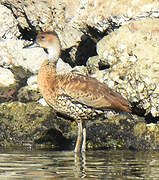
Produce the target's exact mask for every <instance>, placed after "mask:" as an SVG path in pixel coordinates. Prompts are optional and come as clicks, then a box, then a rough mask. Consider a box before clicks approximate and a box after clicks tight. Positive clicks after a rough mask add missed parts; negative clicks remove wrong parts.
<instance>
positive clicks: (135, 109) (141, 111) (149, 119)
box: [132, 103, 159, 124]
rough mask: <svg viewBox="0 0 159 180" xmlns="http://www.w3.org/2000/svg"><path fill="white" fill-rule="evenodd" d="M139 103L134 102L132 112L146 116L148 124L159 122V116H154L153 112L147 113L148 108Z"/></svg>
mask: <svg viewBox="0 0 159 180" xmlns="http://www.w3.org/2000/svg"><path fill="white" fill-rule="evenodd" d="M138 104H139V103H133V104H132V114H135V115H137V116H140V117H144V118H145V121H146V123H147V124H150V123H157V122H158V120H159V117H153V116H152V114H151V113H148V114H147V115H145V114H146V110H145V109H142V108H139V107H138V106H137V105H138Z"/></svg>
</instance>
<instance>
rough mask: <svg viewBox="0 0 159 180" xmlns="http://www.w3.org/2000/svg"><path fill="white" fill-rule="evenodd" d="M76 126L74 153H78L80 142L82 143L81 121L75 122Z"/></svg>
mask: <svg viewBox="0 0 159 180" xmlns="http://www.w3.org/2000/svg"><path fill="white" fill-rule="evenodd" d="M77 124H78V136H77V141H76V146H75V149H74V152H80V149H81V142H82V120H80V121H77Z"/></svg>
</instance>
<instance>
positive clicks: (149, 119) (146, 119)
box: [145, 113, 159, 124]
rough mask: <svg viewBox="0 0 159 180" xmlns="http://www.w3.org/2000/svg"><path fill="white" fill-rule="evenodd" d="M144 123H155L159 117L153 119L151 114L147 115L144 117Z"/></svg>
mask: <svg viewBox="0 0 159 180" xmlns="http://www.w3.org/2000/svg"><path fill="white" fill-rule="evenodd" d="M145 121H146V123H147V124H150V123H157V122H158V121H159V117H153V116H152V114H151V113H148V114H147V115H146V116H145Z"/></svg>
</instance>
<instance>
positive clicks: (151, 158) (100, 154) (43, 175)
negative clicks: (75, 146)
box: [0, 148, 159, 180]
mask: <svg viewBox="0 0 159 180" xmlns="http://www.w3.org/2000/svg"><path fill="white" fill-rule="evenodd" d="M81 178H83V179H85V180H86V179H95V180H96V179H113V180H123V179H124V180H125V179H133V180H136V179H139V180H141V179H144V180H145V179H153V180H155V179H156V180H158V179H159V152H154V151H153V152H134V151H119V150H110V151H91V152H87V153H86V154H82V155H77V154H74V153H73V152H71V151H51V150H31V149H21V150H20V149H19V148H17V149H16V148H14V149H0V180H1V179H2V180H15V179H17V180H19V179H25V180H28V179H29V180H60V179H65V180H74V179H75V180H76V179H81Z"/></svg>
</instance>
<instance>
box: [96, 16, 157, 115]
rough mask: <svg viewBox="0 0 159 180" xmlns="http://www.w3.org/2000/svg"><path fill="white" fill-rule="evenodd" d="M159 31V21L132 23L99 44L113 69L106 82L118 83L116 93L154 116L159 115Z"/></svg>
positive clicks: (102, 56)
mask: <svg viewBox="0 0 159 180" xmlns="http://www.w3.org/2000/svg"><path fill="white" fill-rule="evenodd" d="M158 27H159V20H158V19H145V20H140V21H132V22H130V23H128V24H126V25H123V26H122V27H121V28H120V29H118V30H117V31H115V32H113V33H111V34H109V35H108V36H105V37H104V38H103V39H102V40H101V41H99V42H98V44H97V52H98V55H99V58H100V59H103V60H105V62H106V63H109V64H110V66H111V68H110V69H109V71H108V74H107V76H105V81H106V82H107V81H108V82H109V81H110V80H111V81H114V82H115V83H114V84H116V85H115V87H114V88H115V89H116V88H117V89H119V92H120V93H121V94H122V95H123V96H125V97H127V98H128V99H129V100H130V101H131V102H140V104H139V106H140V107H143V108H145V109H146V113H149V112H151V113H152V115H153V116H158V114H159V111H158V109H159V108H158V107H159V102H158V101H157V99H158V96H159V93H158V84H159V78H158V77H159V71H158V69H159V53H158V49H159V36H158V32H159V31H158V29H159V28H158ZM110 56H111V57H112V58H111V61H110ZM113 57H114V58H113ZM154 94H157V96H156V95H155V96H154ZM151 96H153V98H151ZM145 99H147V101H146V102H145V103H146V104H144V100H145Z"/></svg>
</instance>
